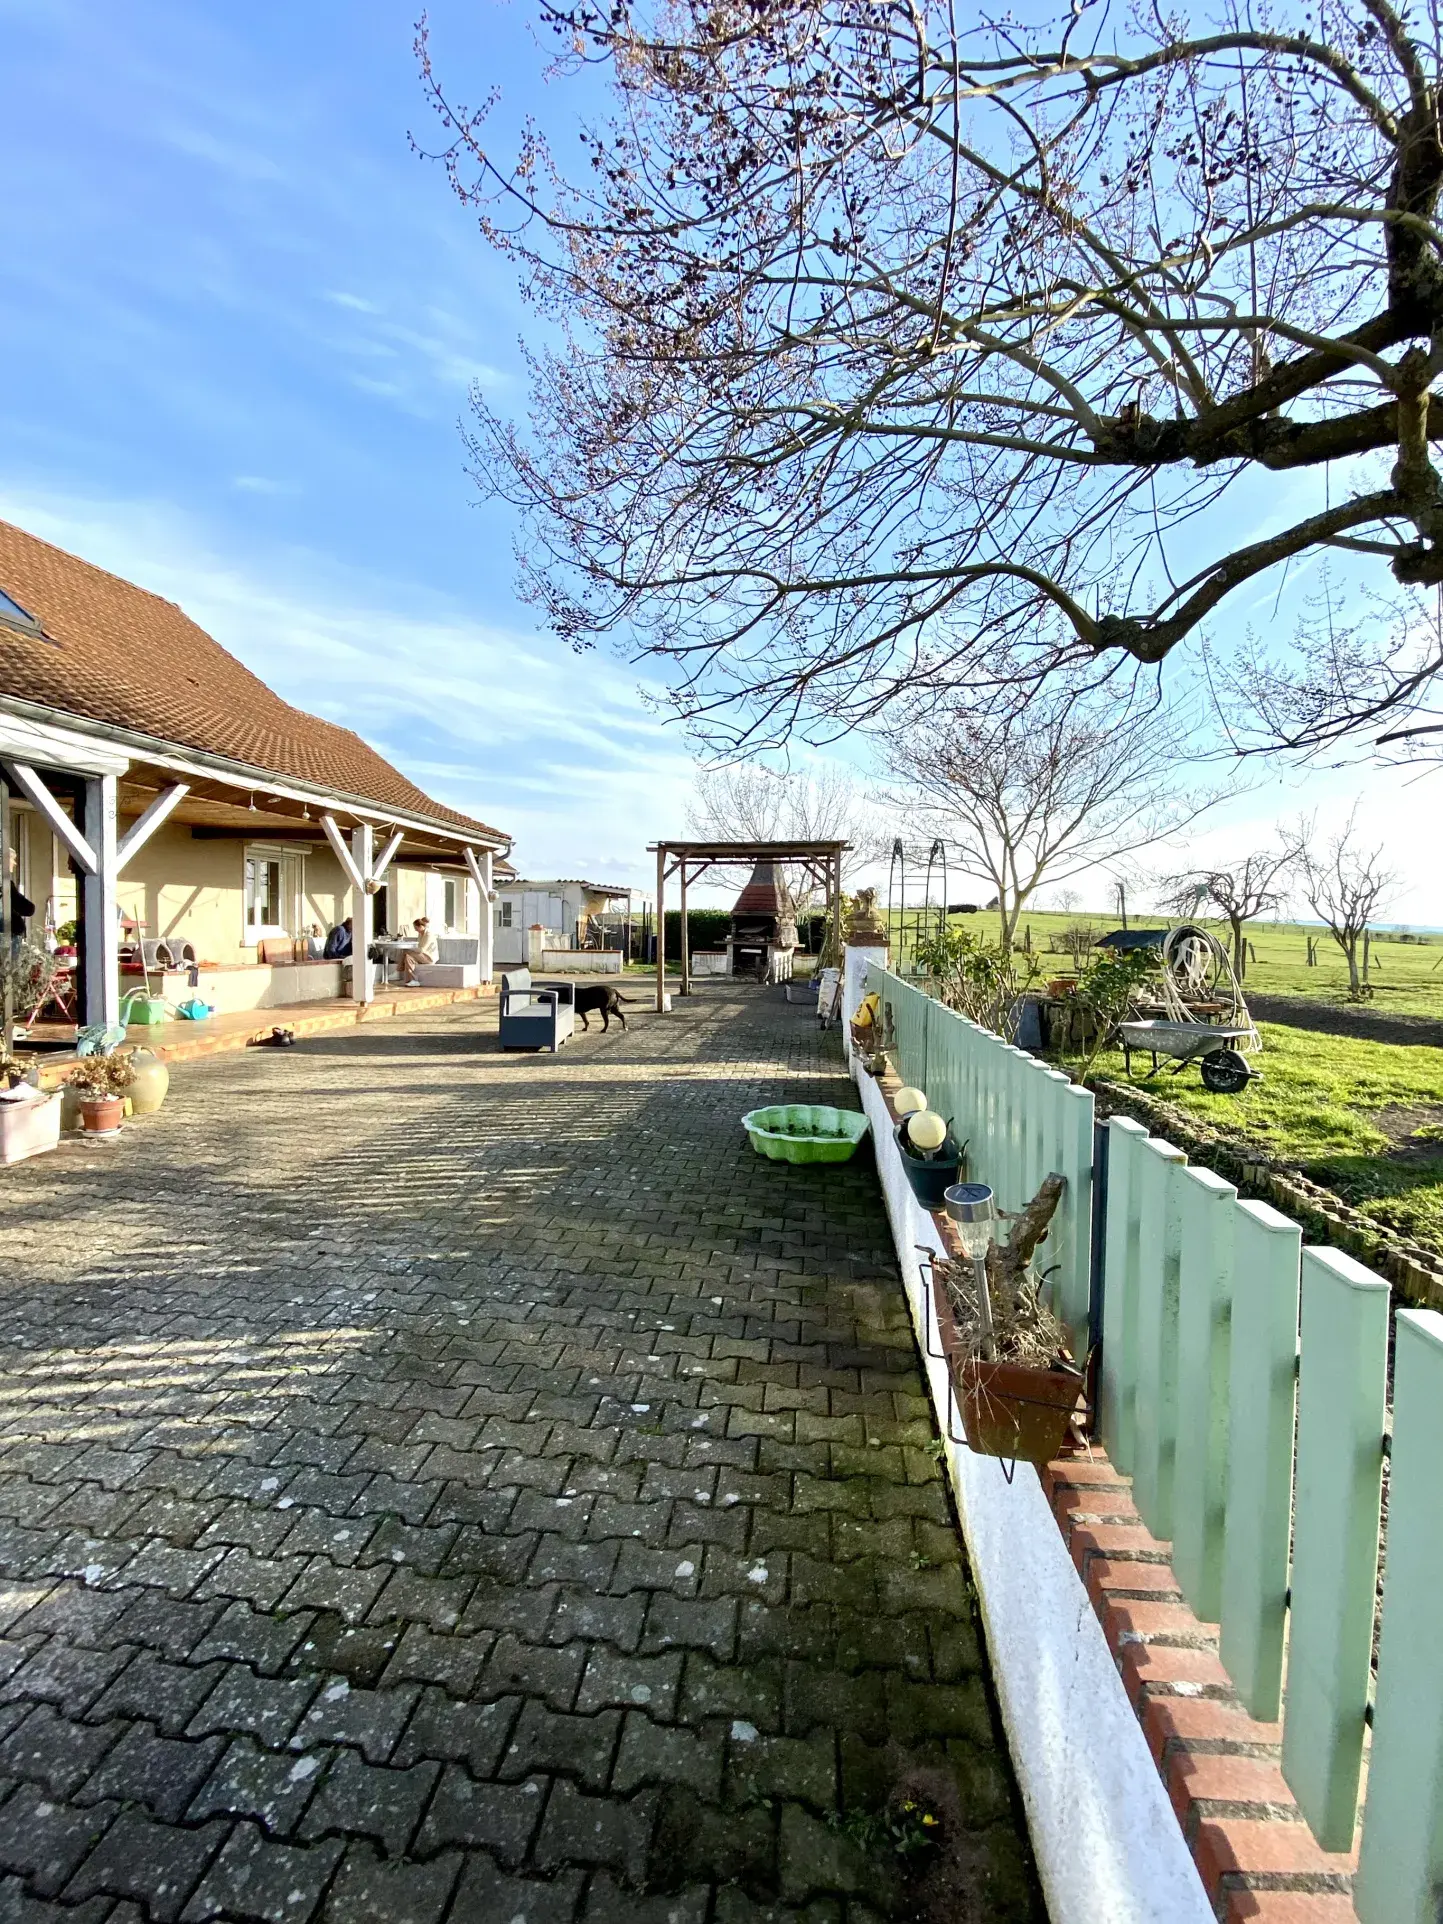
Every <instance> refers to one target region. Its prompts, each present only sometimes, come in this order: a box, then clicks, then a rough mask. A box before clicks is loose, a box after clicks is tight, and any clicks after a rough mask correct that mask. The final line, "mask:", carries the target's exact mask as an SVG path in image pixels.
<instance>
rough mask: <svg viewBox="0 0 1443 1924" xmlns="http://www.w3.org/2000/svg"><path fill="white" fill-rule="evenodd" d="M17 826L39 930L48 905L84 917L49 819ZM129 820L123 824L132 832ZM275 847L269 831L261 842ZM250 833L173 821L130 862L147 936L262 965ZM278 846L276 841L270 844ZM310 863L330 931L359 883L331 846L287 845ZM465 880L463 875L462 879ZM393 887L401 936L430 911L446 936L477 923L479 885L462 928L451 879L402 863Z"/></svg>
mask: <svg viewBox="0 0 1443 1924" xmlns="http://www.w3.org/2000/svg"><path fill="white" fill-rule="evenodd" d="M12 823H13V827H14V830H15V833H16V837H17V841H21V840H22V839H23V859H22V864H21V870H22V874H23V875H24V876H25V877H26V880H27V887H28V891H29V894H30V896H31V897H32V899H33V900H34V902H35V904H36V908H37V911H38V914H37V918H36V933H37V934H38V933H39V932H40V929H41V928H42V927H43V926H44V917H45V911H46V906H47V903H48V904H49V905H50V906H51V910H52V914H53V916H54V920H55V922H56V924H57V925H58V924H59V923H62V922H65V921H67V920H69V919H71V918H72V917H73V916H75V915H76V914H77V913H78V889H77V884H76V880H75V877H74V875H72V874H71V872H70V863H69V858H68V855H67V853H66V851H65V849H64V848H63V846H61V845H60V844H59V843H57V842H56V839H55V837H54V836H53V835H52V834H51V832H50V830H49V828H48V827H47V826H46V824H45V823H44V821H43V820H42V819H41V818H40V817H39V816H38V815H36V814H35V813H34V812H33V811H32V810H30V809H16V810H15V811H14V812H13V815H12ZM129 826H130V818H128V817H126V818H122V820H121V822H120V824H119V828H120V832H121V833H122V834H123V833H124V832H125V830H126V829H127V828H128V827H129ZM256 840H257V842H259V843H261V844H262V845H266V843H265V836H264V834H263V833H262V834H260V835H258V836H257V838H256ZM247 846H248V843H247V841H246V840H245V838H244V837H241V836H236V837H234V838H231V837H229V836H226V837H223V838H216V839H210V838H206V839H204V840H197V839H196V838H195V837H194V836H193V835H192V834H191V832H190V829H189V828H188V827H187V826H184V825H182V824H177V823H170V822H168V823H166V824H165V825H164V826H163V827H161V828H159V829H157V831H156V832H155V834H154V835H152V836H151V838H150V840H149V841H148V842H147V843H146V844H145V846H144V848H142V849H141V850H140V852H139V853H138V854H137V855H135V856H134V857H133V858H132V859H131V861H130V862H129V863H128V864H127V866H126V868H125V871H124V873H123V874H122V875H121V877H120V884H119V895H120V906H121V909H122V912H123V913H124V914H125V915H126V916H128V917H130V918H132V919H133V920H134V921H136V922H138V923H139V924H140V925H141V932H142V934H143V935H144V936H146V937H147V938H148V939H153V940H158V941H166V940H168V939H169V938H170V937H172V936H175V937H177V938H180V939H182V940H184V941H187V942H190V943H192V944H193V945H194V947H195V952H196V955H197V957H198V959H199V960H200V961H201V962H203V963H212V964H216V965H218V966H224V965H227V964H235V963H242V962H254V961H255V960H256V951H255V947H254V945H253V944H252V943H247V941H246V939H245V938H246V928H245V856H246V849H247ZM269 846H274V845H269ZM287 846H291V847H297V848H298V852H300V853H303V854H304V857H305V866H304V871H303V881H302V892H301V922H302V928H300V929H292V930H290V931H289V933H291V934H293V935H299V934H300V933H302V929H304V928H310V927H315V928H319V929H320V931H321V933H322V934H325V933H326V931H327V930H328V929H330V928H332V927H334V925H335V924H336V923H337V922H339V921H341V920H342V919H343V918H344V917H345V916H347V915H349V914H350V913H351V891H350V883H349V882H348V880H347V879H346V876H345V874H344V871H343V870H342V868H341V865H340V863H339V862H338V861H337V860H336V858H335V856H334V855H333V854H332V852H331V849H330V846H329V844H328V843H326V842H317V843H306V844H303V845H295V844H288V845H287ZM457 879H458V880H459V879H461V878H457ZM387 880H388V883H389V901H390V920H391V925H392V933H396V932H397V931H398V930H402V931H404V930H409V929H410V928H411V926H412V924H413V923H414V922H415V921H416V918H417V917H418V916H421V915H428V916H429V917H430V919H431V921H432V922H433V923H434V925H435V926H436V928H437V930H438V932H441V933H446V932H449V927H454V929H455V932H456V933H462V932H466V931H469V932H470V933H472V934H474V933H475V931H476V927H477V917H476V892H475V887H474V884H472V883H471V882H470V881H465V882H464V886H463V887H462V888H461V889H460V890H459V891H458V893H459V897H460V907H459V914H458V918H457V922H456V923H455V924H453V925H448V924H447V922H446V919H445V880H446V878H445V877H444V876H442V875H439V874H435V873H433V872H431V871H428V870H426V869H416V868H405V867H401V866H393V867H392V869H391V870H390V873H389V875H388V877H387Z"/></svg>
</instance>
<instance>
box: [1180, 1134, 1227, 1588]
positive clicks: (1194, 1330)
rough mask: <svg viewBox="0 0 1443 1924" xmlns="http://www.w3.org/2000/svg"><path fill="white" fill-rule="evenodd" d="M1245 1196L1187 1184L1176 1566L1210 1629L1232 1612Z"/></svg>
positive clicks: (1201, 1174)
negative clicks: (1234, 1412)
mask: <svg viewBox="0 0 1443 1924" xmlns="http://www.w3.org/2000/svg"><path fill="white" fill-rule="evenodd" d="M1237 1202H1238V1192H1237V1190H1236V1189H1234V1187H1233V1185H1232V1184H1231V1183H1230V1182H1224V1181H1223V1179H1222V1177H1221V1176H1215V1175H1214V1174H1213V1172H1212V1171H1211V1169H1185V1170H1183V1172H1182V1175H1181V1178H1180V1181H1179V1185H1178V1216H1179V1235H1180V1254H1179V1261H1178V1311H1177V1466H1176V1468H1175V1470H1174V1472H1173V1492H1172V1567H1173V1569H1174V1571H1175V1572H1176V1574H1177V1580H1178V1582H1179V1584H1180V1585H1181V1586H1182V1593H1183V1595H1184V1596H1185V1597H1186V1598H1187V1600H1188V1602H1189V1603H1190V1604H1191V1605H1192V1607H1193V1610H1194V1611H1195V1612H1196V1614H1197V1615H1198V1616H1199V1617H1201V1618H1202V1620H1203V1621H1204V1623H1216V1622H1217V1620H1218V1618H1219V1616H1220V1615H1221V1612H1222V1588H1223V1525H1224V1519H1225V1517H1226V1514H1227V1496H1228V1365H1229V1361H1230V1355H1231V1350H1230V1343H1229V1336H1230V1333H1231V1320H1232V1301H1233V1281H1234V1275H1235V1269H1234V1254H1233V1244H1234V1239H1235V1237H1234V1232H1235V1229H1236V1223H1237Z"/></svg>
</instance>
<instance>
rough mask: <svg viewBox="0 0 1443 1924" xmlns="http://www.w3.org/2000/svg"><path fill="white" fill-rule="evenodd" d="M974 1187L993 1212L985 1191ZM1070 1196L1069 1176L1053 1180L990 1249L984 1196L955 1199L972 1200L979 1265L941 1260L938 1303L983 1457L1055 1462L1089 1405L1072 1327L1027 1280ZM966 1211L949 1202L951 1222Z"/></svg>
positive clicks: (958, 1386) (967, 1224)
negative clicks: (1067, 1339) (1068, 1336)
mask: <svg viewBox="0 0 1443 1924" xmlns="http://www.w3.org/2000/svg"><path fill="white" fill-rule="evenodd" d="M966 1187H967V1188H970V1189H972V1190H973V1191H974V1192H977V1193H980V1195H981V1196H982V1197H984V1198H986V1202H987V1206H988V1208H990V1207H991V1195H990V1192H989V1191H988V1190H987V1189H986V1188H985V1187H984V1186H983V1185H981V1184H975V1185H968V1186H966ZM1061 1194H1062V1178H1061V1177H1060V1176H1049V1177H1048V1179H1047V1181H1046V1182H1045V1183H1044V1184H1043V1185H1042V1188H1041V1190H1040V1191H1039V1192H1038V1194H1037V1196H1036V1197H1034V1199H1033V1201H1032V1203H1031V1204H1030V1205H1029V1207H1028V1208H1027V1209H1025V1210H1024V1211H1023V1212H1022V1214H1021V1215H1020V1216H1019V1217H1017V1218H1016V1219H1015V1221H1014V1222H1013V1224H1012V1228H1011V1231H1010V1233H1009V1235H1008V1238H1007V1241H1006V1243H1005V1244H1002V1245H1000V1246H990V1247H989V1243H988V1225H987V1224H986V1223H985V1222H983V1221H982V1218H981V1217H980V1215H978V1213H977V1209H976V1204H975V1199H974V1198H966V1197H965V1190H964V1187H959V1188H958V1189H957V1190H954V1192H953V1195H954V1196H955V1197H957V1198H959V1199H964V1200H963V1201H962V1202H961V1204H960V1205H959V1207H960V1209H961V1210H962V1211H964V1212H965V1210H966V1208H967V1204H968V1203H971V1205H972V1208H971V1219H969V1220H967V1221H962V1222H959V1233H960V1234H961V1235H962V1237H963V1240H964V1247H966V1246H967V1245H968V1243H969V1241H970V1242H971V1243H973V1244H974V1245H975V1247H973V1248H972V1250H971V1255H972V1261H971V1262H970V1263H968V1262H967V1261H965V1260H964V1261H961V1262H955V1263H954V1262H952V1261H949V1260H946V1259H939V1260H938V1261H936V1262H934V1264H933V1276H934V1280H935V1283H936V1288H935V1289H934V1291H933V1296H934V1300H935V1306H936V1314H937V1328H938V1333H939V1334H940V1336H941V1339H942V1349H943V1353H944V1354H945V1356H946V1358H947V1368H948V1374H949V1375H950V1377H951V1379H952V1386H953V1391H954V1393H955V1395H956V1399H957V1405H958V1409H959V1411H960V1412H961V1417H962V1427H963V1430H964V1431H965V1433H966V1437H967V1446H968V1448H969V1449H972V1450H975V1451H976V1452H977V1454H978V1455H979V1456H996V1457H1001V1458H1003V1459H1004V1460H1011V1461H1013V1462H1017V1461H1021V1462H1024V1463H1050V1462H1051V1461H1052V1459H1053V1458H1054V1457H1055V1456H1056V1455H1057V1454H1058V1452H1059V1451H1060V1450H1061V1448H1062V1445H1063V1442H1064V1441H1065V1439H1066V1436H1067V1432H1068V1428H1069V1425H1070V1424H1071V1421H1072V1418H1073V1415H1074V1414H1075V1413H1076V1412H1077V1410H1078V1408H1079V1405H1080V1402H1081V1397H1082V1389H1083V1376H1082V1372H1081V1370H1079V1369H1077V1368H1076V1367H1075V1366H1074V1365H1073V1363H1072V1361H1071V1359H1070V1358H1069V1357H1068V1356H1067V1354H1066V1352H1065V1351H1064V1350H1063V1348H1062V1340H1063V1331H1062V1327H1061V1325H1060V1324H1059V1323H1058V1322H1057V1320H1056V1318H1055V1317H1054V1316H1053V1315H1052V1313H1051V1312H1050V1311H1049V1310H1048V1309H1047V1308H1046V1306H1045V1305H1044V1304H1043V1303H1042V1301H1041V1298H1040V1293H1039V1289H1038V1285H1037V1283H1036V1282H1035V1281H1034V1280H1033V1279H1032V1278H1031V1277H1030V1276H1029V1275H1028V1274H1027V1265H1028V1263H1029V1262H1030V1260H1031V1257H1032V1253H1033V1251H1034V1249H1035V1248H1036V1246H1037V1244H1038V1243H1039V1242H1040V1241H1041V1240H1042V1238H1043V1236H1044V1235H1045V1234H1046V1230H1047V1225H1048V1223H1049V1221H1050V1220H1051V1217H1052V1214H1053V1212H1054V1210H1055V1209H1056V1207H1057V1203H1058V1200H1059V1198H1060V1196H1061ZM958 1213H959V1212H958V1210H954V1206H953V1198H952V1197H949V1198H948V1214H949V1216H953V1215H954V1214H958ZM979 1226H980V1234H978V1233H977V1232H978V1230H979ZM979 1292H985V1297H984V1296H983V1295H982V1294H980V1293H979Z"/></svg>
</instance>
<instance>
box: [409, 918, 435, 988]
mask: <svg viewBox="0 0 1443 1924" xmlns="http://www.w3.org/2000/svg"><path fill="white" fill-rule="evenodd" d="M439 954H440V950H439V948H438V947H437V944H436V938H435V936H434V935H433V934H432V933H431V924H430V922H429V921H428V920H427V918H426V917H425V916H424V915H423V916H422V917H421V919H420V921H419V922H417V924H416V945H415V947H414V948H410V949H402V951H401V981H402V983H403V984H405V985H406V986H408V987H409V985H410V984H411V983H413V982H414V981H415V980H416V977H417V974H418V973H419V972H420V970H421V968H422V967H423V966H424V965H425V964H426V963H427V962H434V961H435V960H436V957H437V956H438V955H439Z"/></svg>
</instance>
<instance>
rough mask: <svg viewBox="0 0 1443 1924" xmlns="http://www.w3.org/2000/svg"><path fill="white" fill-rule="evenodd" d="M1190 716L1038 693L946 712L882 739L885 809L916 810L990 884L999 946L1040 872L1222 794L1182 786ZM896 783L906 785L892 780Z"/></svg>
mask: <svg viewBox="0 0 1443 1924" xmlns="http://www.w3.org/2000/svg"><path fill="white" fill-rule="evenodd" d="M1188 732H1189V731H1188V725H1187V722H1186V720H1185V718H1183V717H1182V716H1174V717H1173V718H1172V719H1168V718H1167V717H1166V716H1163V715H1160V714H1159V713H1158V712H1157V711H1156V710H1155V709H1153V708H1152V707H1151V706H1150V705H1140V704H1137V703H1134V702H1129V701H1104V700H1101V699H1099V698H1098V697H1096V696H1093V697H1087V698H1081V699H1079V698H1076V697H1069V696H1065V695H1061V694H1057V693H1052V694H1049V693H1046V692H1044V693H1043V694H1040V695H1038V696H1037V697H1036V698H1035V699H1034V700H1033V701H1032V703H1031V704H1030V705H1029V707H1028V708H1027V709H1026V711H1025V712H1023V713H1020V714H1019V713H1011V712H1003V713H1000V714H993V715H989V714H981V715H979V714H973V713H969V712H967V711H965V710H961V711H957V710H954V711H951V712H949V713H946V714H944V715H943V716H940V717H937V718H934V720H933V722H932V724H931V727H930V729H929V731H928V733H929V735H930V737H931V739H930V741H929V742H928V745H927V746H926V747H925V748H921V749H919V747H918V731H917V730H916V729H915V728H912V727H908V728H906V729H904V730H902V731H901V732H900V733H899V734H898V735H896V736H894V737H893V738H892V744H891V766H892V773H893V785H892V788H891V790H890V792H889V795H888V801H889V803H890V804H891V806H892V807H893V808H894V809H904V808H905V809H906V810H908V811H909V813H912V814H916V815H920V816H921V817H922V819H923V820H924V821H925V822H926V823H927V824H928V825H929V827H930V828H931V829H932V830H935V832H937V833H939V834H941V835H943V836H944V837H945V838H946V840H947V841H948V842H949V843H950V844H951V845H952V846H953V847H954V848H955V849H956V852H957V858H958V860H959V862H960V864H961V866H962V867H963V868H964V869H966V870H967V872H968V873H969V874H972V875H976V876H980V877H985V878H986V880H987V881H988V882H990V883H991V884H992V886H993V888H994V889H995V891H996V901H995V905H994V906H995V908H996V911H997V917H998V933H999V937H1000V941H1001V945H1002V948H1003V949H1004V950H1009V949H1010V948H1011V946H1012V943H1013V940H1014V938H1015V936H1016V932H1017V923H1018V918H1019V917H1020V916H1021V914H1022V912H1023V910H1024V909H1025V908H1026V907H1027V905H1028V903H1029V902H1030V901H1031V900H1032V898H1033V896H1034V895H1035V894H1036V892H1037V890H1038V889H1039V888H1041V887H1042V885H1043V884H1044V883H1045V882H1049V883H1053V884H1056V883H1059V882H1066V881H1069V880H1070V879H1072V878H1073V877H1075V876H1078V875H1081V874H1082V873H1083V872H1084V871H1086V870H1088V869H1092V868H1095V867H1096V866H1097V865H1098V864H1099V863H1113V864H1115V863H1117V862H1119V861H1129V862H1130V861H1132V860H1133V859H1134V858H1135V857H1136V856H1137V855H1138V854H1139V853H1140V852H1141V851H1142V850H1143V849H1146V848H1151V847H1154V846H1156V845H1157V844H1158V843H1159V842H1162V841H1165V840H1166V839H1167V838H1168V837H1169V836H1172V835H1175V834H1177V833H1178V832H1179V831H1180V830H1181V829H1183V828H1185V827H1186V826H1187V825H1188V823H1190V822H1192V821H1195V820H1196V819H1197V818H1198V817H1199V816H1200V815H1201V814H1203V813H1204V811H1205V810H1207V809H1208V808H1211V807H1212V806H1214V804H1215V803H1216V802H1217V801H1218V800H1219V799H1220V797H1219V796H1218V795H1217V794H1216V793H1209V792H1198V791H1197V790H1195V789H1193V788H1190V787H1188V786H1187V785H1186V784H1185V781H1184V779H1183V777H1182V775H1181V774H1180V770H1182V769H1185V768H1186V766H1187V763H1186V743H1187V736H1188ZM899 783H902V784H905V786H899V785H898V784H899Z"/></svg>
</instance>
